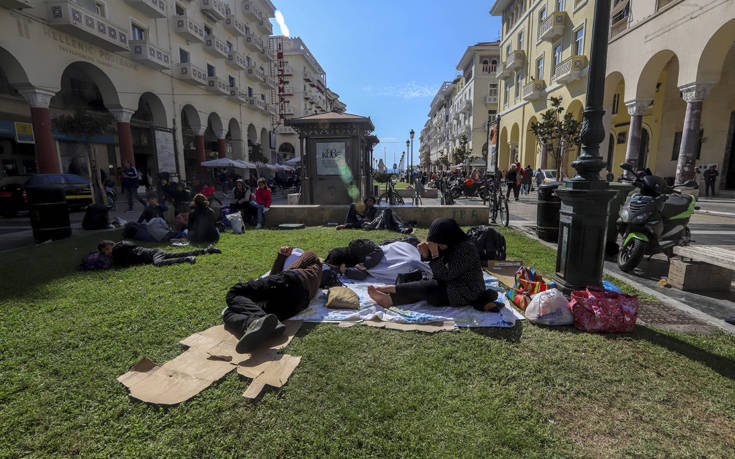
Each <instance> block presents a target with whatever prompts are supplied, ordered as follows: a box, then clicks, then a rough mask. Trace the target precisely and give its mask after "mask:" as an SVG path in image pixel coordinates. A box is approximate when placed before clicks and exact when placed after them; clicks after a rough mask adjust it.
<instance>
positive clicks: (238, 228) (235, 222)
mask: <svg viewBox="0 0 735 459" xmlns="http://www.w3.org/2000/svg"><path fill="white" fill-rule="evenodd" d="M226 218H227V220H228V221H229V222H230V226H231V227H232V234H242V233H243V232H244V231H245V225H244V224H243V222H242V215H241V214H240V212H235V213H234V214H228V215H227V217H226Z"/></svg>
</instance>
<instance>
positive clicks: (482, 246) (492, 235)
mask: <svg viewBox="0 0 735 459" xmlns="http://www.w3.org/2000/svg"><path fill="white" fill-rule="evenodd" d="M467 237H468V238H469V239H470V240H471V241H472V242H474V243H475V246H476V247H477V251H478V252H479V253H480V260H482V261H488V260H505V236H503V235H502V234H500V233H499V232H497V231H496V230H494V229H493V228H491V227H489V226H486V225H482V226H473V227H472V228H470V229H469V231H467Z"/></svg>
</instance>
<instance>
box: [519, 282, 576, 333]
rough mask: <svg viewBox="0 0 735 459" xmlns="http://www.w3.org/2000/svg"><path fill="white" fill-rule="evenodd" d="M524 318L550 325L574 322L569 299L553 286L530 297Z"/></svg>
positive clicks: (535, 322)
mask: <svg viewBox="0 0 735 459" xmlns="http://www.w3.org/2000/svg"><path fill="white" fill-rule="evenodd" d="M526 319H528V321H529V322H531V323H534V324H541V325H551V326H558V325H571V324H573V323H574V316H573V315H572V310H571V308H570V307H569V301H567V299H566V298H564V295H562V294H561V292H560V291H559V290H557V289H555V288H552V289H551V290H546V291H545V292H541V293H537V294H535V295H533V296H532V297H531V303H530V304H529V305H528V308H526Z"/></svg>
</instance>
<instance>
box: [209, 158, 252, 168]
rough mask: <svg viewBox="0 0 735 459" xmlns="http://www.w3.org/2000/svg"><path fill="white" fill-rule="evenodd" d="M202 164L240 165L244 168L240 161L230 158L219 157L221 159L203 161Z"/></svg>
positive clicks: (217, 165)
mask: <svg viewBox="0 0 735 459" xmlns="http://www.w3.org/2000/svg"><path fill="white" fill-rule="evenodd" d="M202 166H204V167H239V168H241V169H242V165H240V164H239V163H237V162H235V161H233V160H231V159H229V158H219V159H213V160H211V161H203V162H202Z"/></svg>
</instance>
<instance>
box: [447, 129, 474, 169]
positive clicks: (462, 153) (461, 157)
mask: <svg viewBox="0 0 735 459" xmlns="http://www.w3.org/2000/svg"><path fill="white" fill-rule="evenodd" d="M468 143H469V140H467V136H466V135H464V134H462V135H461V136H459V147H457V148H455V149H454V154H453V155H452V157H453V159H454V163H455V164H461V163H464V162H465V160H466V159H467V158H469V156H470V153H472V152H471V151H468V150H467V144H468Z"/></svg>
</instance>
